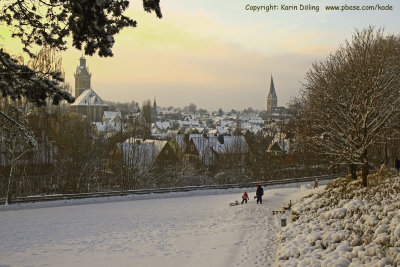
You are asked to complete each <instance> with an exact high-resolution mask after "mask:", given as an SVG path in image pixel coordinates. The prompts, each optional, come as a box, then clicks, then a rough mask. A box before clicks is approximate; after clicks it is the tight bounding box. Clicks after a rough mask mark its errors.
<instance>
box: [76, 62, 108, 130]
mask: <svg viewBox="0 0 400 267" xmlns="http://www.w3.org/2000/svg"><path fill="white" fill-rule="evenodd" d="M79 61H80V64H79V66H78V67H77V68H76V72H75V102H74V103H72V104H71V106H70V109H71V111H72V112H76V113H80V114H83V115H85V116H87V117H88V119H89V120H90V121H91V122H101V121H102V120H103V115H104V111H107V110H108V105H107V104H106V103H105V102H104V101H103V99H101V97H100V96H99V95H98V94H97V93H96V92H95V91H93V90H92V89H91V85H90V78H91V77H92V74H90V72H89V67H88V66H86V59H85V57H83V56H82V57H81V58H80V59H79Z"/></svg>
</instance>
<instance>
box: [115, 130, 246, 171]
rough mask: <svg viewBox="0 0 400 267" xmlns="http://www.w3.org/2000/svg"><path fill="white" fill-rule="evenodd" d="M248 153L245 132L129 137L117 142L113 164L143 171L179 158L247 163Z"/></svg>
mask: <svg viewBox="0 0 400 267" xmlns="http://www.w3.org/2000/svg"><path fill="white" fill-rule="evenodd" d="M249 153H250V149H249V146H248V144H247V142H246V139H245V138H244V136H224V135H218V136H215V135H207V134H178V135H175V136H173V137H170V138H169V139H168V140H158V139H142V138H129V139H127V140H126V141H125V142H122V143H118V144H117V147H116V150H115V152H114V154H113V157H112V164H118V163H120V164H121V163H123V164H124V165H125V166H128V167H130V168H131V169H133V170H135V171H136V172H138V173H140V174H143V173H146V172H148V171H150V170H151V169H152V168H155V167H159V166H168V165H170V164H173V163H179V162H180V163H182V164H195V165H203V166H206V167H213V166H217V165H220V164H228V163H230V162H235V164H244V161H245V160H246V158H247V157H248V155H249Z"/></svg>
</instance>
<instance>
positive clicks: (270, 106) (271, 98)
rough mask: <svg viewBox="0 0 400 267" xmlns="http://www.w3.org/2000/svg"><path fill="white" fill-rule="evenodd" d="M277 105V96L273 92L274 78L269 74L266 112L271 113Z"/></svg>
mask: <svg viewBox="0 0 400 267" xmlns="http://www.w3.org/2000/svg"><path fill="white" fill-rule="evenodd" d="M277 107H278V97H277V96H276V92H275V85H274V78H272V75H271V85H270V86H269V93H268V97H267V112H268V113H272V112H273V111H274V109H276V108H277Z"/></svg>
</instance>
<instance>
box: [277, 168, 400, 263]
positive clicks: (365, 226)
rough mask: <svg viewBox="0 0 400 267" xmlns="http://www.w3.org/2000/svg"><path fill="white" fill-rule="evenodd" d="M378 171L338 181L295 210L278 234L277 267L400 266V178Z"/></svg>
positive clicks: (392, 171)
mask: <svg viewBox="0 0 400 267" xmlns="http://www.w3.org/2000/svg"><path fill="white" fill-rule="evenodd" d="M395 175H398V172H397V171H396V170H392V169H385V168H382V169H380V170H379V171H378V172H377V173H375V174H374V175H369V176H368V185H369V186H368V188H363V187H362V182H361V178H358V179H356V180H353V179H351V177H350V176H347V177H342V178H338V179H336V180H334V181H332V182H331V183H330V184H328V185H327V186H326V188H325V189H324V190H321V191H316V192H315V193H313V194H311V195H308V196H306V197H304V198H303V199H302V200H301V201H299V202H298V203H296V204H295V205H294V206H293V208H292V223H290V224H289V225H288V226H287V227H286V228H285V229H284V231H282V232H281V233H280V240H281V246H280V249H279V251H278V263H279V266H396V264H399V263H400V209H399V208H400V198H399V197H398V196H399V192H400V177H394V176H395Z"/></svg>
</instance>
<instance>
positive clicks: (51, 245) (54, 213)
mask: <svg viewBox="0 0 400 267" xmlns="http://www.w3.org/2000/svg"><path fill="white" fill-rule="evenodd" d="M305 193H306V191H305V190H303V191H301V190H299V189H298V188H297V189H296V188H285V189H271V190H265V195H264V203H263V204H262V205H257V204H256V203H255V200H254V199H253V198H252V197H253V196H254V192H250V193H249V196H250V198H251V199H250V201H249V203H247V204H244V205H238V206H233V207H229V205H228V204H229V202H233V201H234V200H236V199H237V200H240V197H241V193H235V194H219V195H207V196H190V197H176V198H159V199H146V200H134V201H120V202H109V203H94V204H82V205H73V206H59V207H46V208H31V209H16V210H5V211H4V210H3V211H1V212H0V266H8V265H9V266H27V265H28V266H46V265H47V266H116V265H117V266H167V267H168V266H173V267H176V266H190V267H197V266H202V267H203V266H272V265H273V263H274V261H275V256H276V251H277V248H278V244H279V242H278V240H277V235H278V233H279V231H280V215H274V216H272V210H273V209H277V208H280V207H281V206H282V205H283V204H285V203H287V201H288V199H290V198H291V199H292V200H293V199H295V198H298V197H300V195H304V194H305Z"/></svg>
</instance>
